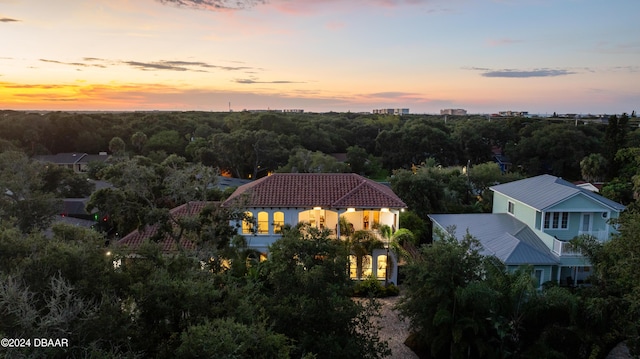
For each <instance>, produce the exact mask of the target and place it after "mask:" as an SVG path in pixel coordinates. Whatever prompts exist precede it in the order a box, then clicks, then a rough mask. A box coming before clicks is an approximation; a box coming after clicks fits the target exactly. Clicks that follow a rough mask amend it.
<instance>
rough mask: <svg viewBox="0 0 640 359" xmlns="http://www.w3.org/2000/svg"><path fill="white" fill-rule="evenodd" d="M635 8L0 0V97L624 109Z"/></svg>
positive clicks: (154, 105) (420, 109) (120, 106)
mask: <svg viewBox="0 0 640 359" xmlns="http://www.w3.org/2000/svg"><path fill="white" fill-rule="evenodd" d="M638 13H640V2H638V1H616V2H603V1H601V0H519V1H512V0H477V1H465V0H350V1H341V0H297V1H289V0H269V1H264V0H233V1H231V0H138V1H135V2H134V1H129V0H86V1H82V2H78V1H74V0H57V1H44V2H43V1H39V0H11V1H2V0H0V31H2V33H3V36H2V37H1V38H0V49H2V50H4V51H3V52H2V53H0V108H7V109H12V110H31V111H41V110H34V109H47V111H127V112H128V111H154V110H160V111H213V112H226V111H228V110H229V108H231V109H233V110H234V111H241V110H244V109H247V110H251V109H268V108H272V109H273V108H301V109H304V110H305V111H307V112H317V113H323V112H330V111H335V112H353V113H359V112H368V111H371V110H372V109H374V108H409V109H410V112H411V113H414V114H438V113H439V111H440V110H441V109H446V108H463V109H466V110H467V111H468V112H469V113H473V114H491V113H495V112H497V111H509V110H512V111H528V112H529V113H537V114H549V113H553V112H556V113H583V114H613V113H623V112H626V113H631V112H632V111H634V110H637V109H638V106H640V87H639V86H638V83H640V41H639V40H638V36H637V34H639V33H640V21H638V19H637V14H638ZM608 19H615V21H609V20H608Z"/></svg>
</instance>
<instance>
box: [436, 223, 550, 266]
mask: <svg viewBox="0 0 640 359" xmlns="http://www.w3.org/2000/svg"><path fill="white" fill-rule="evenodd" d="M429 218H431V220H432V221H433V222H434V223H435V224H437V225H438V226H440V227H442V228H444V229H446V230H448V229H450V228H452V227H453V226H455V236H456V238H457V239H459V240H460V239H462V238H463V237H464V235H465V234H466V233H467V231H468V232H469V234H470V235H472V236H473V237H474V238H476V239H477V240H478V241H480V243H481V244H482V251H481V253H482V254H484V255H494V256H496V257H497V258H499V259H500V260H501V261H503V262H504V263H505V264H507V265H523V264H531V265H555V264H559V263H560V260H559V259H558V257H557V256H556V255H554V254H553V253H552V252H551V250H550V249H549V247H547V246H546V245H545V244H544V242H542V240H541V239H540V238H539V237H538V236H537V235H536V234H535V233H534V232H533V230H531V228H529V227H528V226H527V225H526V224H524V223H523V222H521V221H519V220H518V219H516V218H515V217H513V216H511V215H510V214H506V213H496V214H494V213H471V214H432V215H429Z"/></svg>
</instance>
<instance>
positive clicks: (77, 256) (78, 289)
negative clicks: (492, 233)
mask: <svg viewBox="0 0 640 359" xmlns="http://www.w3.org/2000/svg"><path fill="white" fill-rule="evenodd" d="M211 225H215V224H213V223H212V224H211ZM223 225H224V224H223ZM63 234H64V235H63ZM223 253H224V254H223ZM271 253H272V258H270V259H269V260H268V261H266V262H263V263H258V262H255V261H253V260H249V259H248V258H250V257H247V256H246V253H245V254H243V252H242V249H241V248H240V247H237V248H235V249H234V248H230V247H228V246H227V247H226V251H213V252H209V254H208V255H206V256H203V255H202V252H187V251H184V252H181V253H177V254H175V255H172V256H166V255H163V254H162V253H160V252H159V250H158V247H157V246H155V245H149V246H148V247H146V248H144V249H141V250H139V251H138V252H137V253H136V256H135V257H133V258H132V257H130V256H128V255H127V254H128V253H126V252H120V251H119V250H118V249H117V248H105V247H104V246H103V239H102V237H101V236H100V235H99V234H98V233H96V232H93V231H90V230H83V229H79V228H74V227H72V226H64V225H63V226H62V227H59V228H58V230H57V231H56V235H55V236H54V237H53V238H52V239H46V238H44V237H43V236H42V235H39V234H36V233H32V234H30V235H24V234H21V233H20V232H19V231H18V230H17V229H15V228H14V227H13V226H11V225H10V224H9V223H7V222H2V223H1V227H0V336H1V337H3V338H19V337H23V338H27V337H28V338H36V337H37V338H66V339H68V343H69V347H67V348H34V347H33V346H32V347H30V348H13V349H11V355H15V356H21V355H26V356H33V357H48V358H68V357H102V358H121V357H154V358H196V357H202V356H205V357H216V358H288V357H295V358H303V357H304V358H353V357H357V358H382V357H385V356H387V355H388V354H389V350H388V348H387V345H386V343H385V342H382V341H380V339H379V338H378V336H377V328H376V327H374V326H373V325H372V324H371V323H372V321H370V320H369V319H370V318H372V317H375V316H376V313H377V306H376V305H375V303H374V302H355V301H353V300H351V299H350V298H349V297H348V296H347V293H348V291H349V288H350V285H351V281H350V280H349V279H348V277H347V274H346V271H345V266H346V262H345V261H346V255H345V253H346V252H345V247H344V246H343V245H342V244H341V242H339V241H335V240H331V239H329V238H328V237H327V233H326V232H318V231H313V230H309V229H307V228H304V227H300V228H292V229H289V230H288V231H287V232H286V233H285V235H284V236H283V239H282V240H280V241H278V242H276V243H275V244H274V245H273V247H272V251H271ZM203 257H205V258H210V262H207V261H206V260H205V261H203V260H202V258H203ZM223 260H224V261H226V262H227V263H230V265H217V264H218V263H221V262H222V261H223ZM114 263H117V264H118V265H117V266H114ZM203 263H204V265H203Z"/></svg>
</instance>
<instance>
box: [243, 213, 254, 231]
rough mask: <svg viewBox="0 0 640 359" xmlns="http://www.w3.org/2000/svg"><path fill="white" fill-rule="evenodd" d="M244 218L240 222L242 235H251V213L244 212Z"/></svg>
mask: <svg viewBox="0 0 640 359" xmlns="http://www.w3.org/2000/svg"><path fill="white" fill-rule="evenodd" d="M244 215H245V218H244V220H242V234H252V233H253V213H251V212H244Z"/></svg>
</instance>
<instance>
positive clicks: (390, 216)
mask: <svg viewBox="0 0 640 359" xmlns="http://www.w3.org/2000/svg"><path fill="white" fill-rule="evenodd" d="M245 212H251V213H252V215H253V218H254V219H255V220H256V221H257V220H258V214H259V213H260V212H265V213H267V214H268V231H267V233H250V234H246V233H243V229H242V223H241V221H233V222H232V223H231V224H232V225H234V226H238V228H239V234H241V235H243V236H244V237H245V239H246V242H247V246H248V247H249V248H252V249H255V250H258V251H260V252H261V253H265V254H266V253H268V251H269V246H270V245H271V244H273V243H274V242H275V241H277V240H278V239H279V238H281V234H280V233H276V231H275V226H274V225H273V224H274V214H275V213H276V212H282V213H283V214H284V224H285V225H291V226H295V225H297V224H298V223H300V222H307V223H310V224H311V225H313V226H315V227H318V228H320V227H322V228H325V229H328V230H329V231H330V232H331V233H332V234H333V235H336V225H337V223H338V215H340V216H344V217H345V218H346V219H347V220H348V221H349V222H350V223H352V224H353V226H354V229H355V230H361V229H365V228H364V224H365V222H366V221H365V217H368V216H371V218H369V222H368V223H369V224H368V228H367V229H372V228H371V227H372V225H373V219H374V218H375V219H376V220H377V221H378V222H379V223H380V224H386V225H388V226H390V227H393V228H398V220H399V215H398V214H399V213H398V211H397V210H390V211H389V212H386V211H385V212H383V211H380V210H377V211H373V210H367V211H362V210H359V211H355V212H346V211H340V212H338V211H335V210H330V209H313V208H247V209H246V210H245ZM321 217H323V221H320V218H321ZM386 253H387V251H386V249H375V250H374V251H373V253H372V261H373V262H372V275H373V276H375V277H378V279H380V277H379V276H377V269H378V256H380V255H385V257H386ZM389 257H390V258H391V259H390V266H389V272H388V275H389V278H388V280H389V282H390V283H395V284H397V282H398V273H397V272H398V263H397V260H396V259H395V255H394V254H393V253H389ZM382 280H384V275H382Z"/></svg>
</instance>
